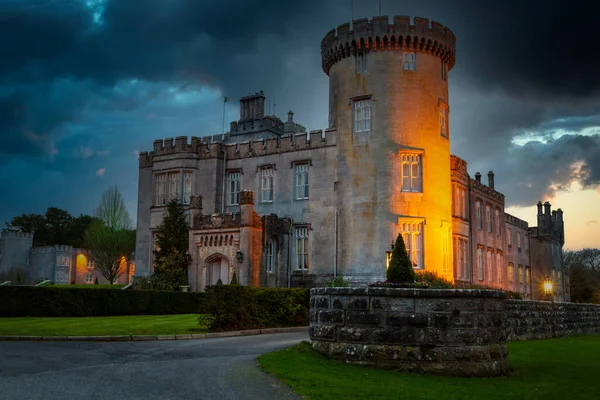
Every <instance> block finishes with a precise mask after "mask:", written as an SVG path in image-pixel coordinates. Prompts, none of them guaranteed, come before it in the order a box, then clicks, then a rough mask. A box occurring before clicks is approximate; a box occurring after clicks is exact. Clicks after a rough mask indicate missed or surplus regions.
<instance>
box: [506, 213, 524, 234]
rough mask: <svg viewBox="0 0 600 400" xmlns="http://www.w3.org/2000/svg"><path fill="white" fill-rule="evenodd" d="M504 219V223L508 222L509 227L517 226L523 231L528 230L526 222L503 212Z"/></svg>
mask: <svg viewBox="0 0 600 400" xmlns="http://www.w3.org/2000/svg"><path fill="white" fill-rule="evenodd" d="M504 218H505V220H506V222H508V223H509V224H511V225H514V226H517V227H519V228H521V229H525V230H527V229H529V224H528V223H527V221H523V220H522V219H520V218H517V217H515V216H514V215H510V214H509V213H507V212H505V213H504Z"/></svg>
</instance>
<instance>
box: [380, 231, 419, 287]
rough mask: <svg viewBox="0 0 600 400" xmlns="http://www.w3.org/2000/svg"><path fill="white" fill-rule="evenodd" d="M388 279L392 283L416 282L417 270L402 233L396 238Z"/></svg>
mask: <svg viewBox="0 0 600 400" xmlns="http://www.w3.org/2000/svg"><path fill="white" fill-rule="evenodd" d="M387 280H388V281H389V282H392V283H414V281H415V271H414V270H413V267H412V262H411V261H410V258H409V257H408V253H407V252H406V247H405V246H404V240H403V239H402V235H398V237H397V238H396V244H395V245H394V251H393V252H392V259H391V260H390V265H389V267H388V270H387Z"/></svg>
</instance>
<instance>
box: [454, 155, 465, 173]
mask: <svg viewBox="0 0 600 400" xmlns="http://www.w3.org/2000/svg"><path fill="white" fill-rule="evenodd" d="M450 170H451V171H456V172H458V173H461V174H463V175H467V162H466V161H465V160H463V159H462V158H460V157H458V156H455V155H454V154H451V155H450Z"/></svg>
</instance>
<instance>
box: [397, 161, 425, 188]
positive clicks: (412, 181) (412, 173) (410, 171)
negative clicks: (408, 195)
mask: <svg viewBox="0 0 600 400" xmlns="http://www.w3.org/2000/svg"><path fill="white" fill-rule="evenodd" d="M402 191H403V192H422V191H423V189H422V184H421V155H420V154H402Z"/></svg>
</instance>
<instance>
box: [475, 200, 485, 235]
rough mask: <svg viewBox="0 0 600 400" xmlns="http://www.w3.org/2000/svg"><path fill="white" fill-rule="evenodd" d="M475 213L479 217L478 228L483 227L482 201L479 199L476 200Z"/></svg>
mask: <svg viewBox="0 0 600 400" xmlns="http://www.w3.org/2000/svg"><path fill="white" fill-rule="evenodd" d="M475 213H476V218H477V229H481V228H482V226H483V221H482V220H481V203H480V202H479V201H476V202H475Z"/></svg>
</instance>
